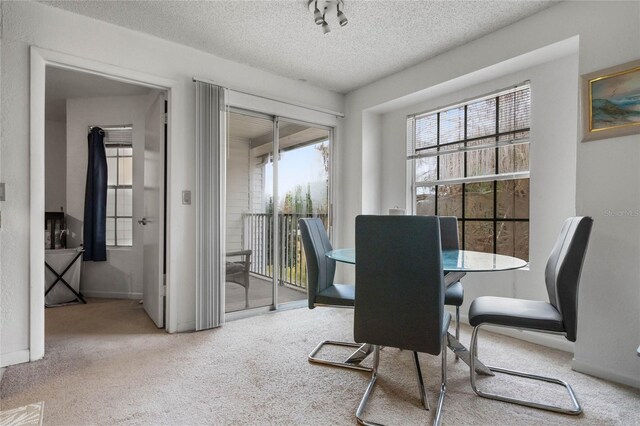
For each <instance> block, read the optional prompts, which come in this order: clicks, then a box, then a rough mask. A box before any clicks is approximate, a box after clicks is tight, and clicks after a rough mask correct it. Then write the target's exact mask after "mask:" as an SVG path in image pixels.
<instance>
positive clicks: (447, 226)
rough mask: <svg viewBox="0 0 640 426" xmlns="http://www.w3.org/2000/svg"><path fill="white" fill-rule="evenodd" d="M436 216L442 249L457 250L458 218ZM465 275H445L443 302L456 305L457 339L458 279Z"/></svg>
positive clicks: (460, 289)
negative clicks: (438, 220) (438, 221)
mask: <svg viewBox="0 0 640 426" xmlns="http://www.w3.org/2000/svg"><path fill="white" fill-rule="evenodd" d="M438 218H439V219H440V238H441V242H442V250H459V248H460V246H459V243H458V218H457V217H455V216H438ZM465 275H466V273H464V272H449V273H447V274H446V275H445V282H446V284H447V286H446V289H445V292H444V304H445V305H448V306H455V307H456V339H458V340H460V306H462V303H463V302H464V287H462V283H460V279H462V277H464V276H465ZM456 359H458V355H456Z"/></svg>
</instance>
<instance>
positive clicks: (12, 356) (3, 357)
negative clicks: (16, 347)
mask: <svg viewBox="0 0 640 426" xmlns="http://www.w3.org/2000/svg"><path fill="white" fill-rule="evenodd" d="M30 355H31V353H30V352H29V349H23V350H21V351H15V352H9V353H7V354H0V367H8V366H10V365H15V364H22V363H24V362H29V360H30V358H31V357H30Z"/></svg>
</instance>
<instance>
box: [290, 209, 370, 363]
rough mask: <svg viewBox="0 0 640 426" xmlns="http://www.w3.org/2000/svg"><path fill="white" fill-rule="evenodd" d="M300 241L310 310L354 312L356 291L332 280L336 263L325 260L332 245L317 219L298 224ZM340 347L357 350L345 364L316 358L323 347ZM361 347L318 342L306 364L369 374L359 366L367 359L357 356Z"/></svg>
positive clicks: (352, 344) (360, 355) (335, 342)
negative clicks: (330, 309)
mask: <svg viewBox="0 0 640 426" xmlns="http://www.w3.org/2000/svg"><path fill="white" fill-rule="evenodd" d="M298 225H299V227H300V237H301V239H302V245H303V247H304V254H305V257H306V259H307V295H308V299H309V309H313V308H315V307H316V306H333V307H341V308H353V303H354V297H355V289H354V286H353V284H336V283H334V282H333V278H334V275H335V272H336V262H335V260H333V259H329V258H327V257H326V256H325V254H326V253H327V252H328V251H331V243H330V242H329V237H328V236H327V231H326V230H325V229H324V224H323V223H322V220H320V219H319V218H306V219H300V220H299V221H298ZM325 345H333V346H343V347H350V348H356V351H355V352H354V354H353V355H352V356H351V357H349V358H348V359H347V360H345V361H343V362H340V361H330V360H327V359H323V358H319V357H316V354H317V353H318V352H319V351H320V350H321V349H322V348H323V347H324V346H325ZM361 346H362V345H361V344H358V343H353V342H340V341H335V340H325V341H322V342H320V343H319V344H318V345H317V346H316V347H315V349H314V350H313V351H311V353H310V354H309V362H313V363H317V364H325V365H332V366H334V367H342V368H349V369H352V370H361V371H371V368H369V367H365V366H362V365H360V362H361V361H362V360H364V358H366V356H367V355H369V352H360V348H361Z"/></svg>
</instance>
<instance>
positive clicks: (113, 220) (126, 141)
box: [103, 126, 133, 247]
mask: <svg viewBox="0 0 640 426" xmlns="http://www.w3.org/2000/svg"><path fill="white" fill-rule="evenodd" d="M103 129H104V130H105V134H106V136H105V139H104V144H105V151H106V154H107V167H108V178H107V226H106V231H107V235H106V237H107V246H111V247H123V246H124V247H127V246H129V247H130V246H132V245H133V148H132V141H133V127H132V126H120V127H114V128H108V127H107V128H103Z"/></svg>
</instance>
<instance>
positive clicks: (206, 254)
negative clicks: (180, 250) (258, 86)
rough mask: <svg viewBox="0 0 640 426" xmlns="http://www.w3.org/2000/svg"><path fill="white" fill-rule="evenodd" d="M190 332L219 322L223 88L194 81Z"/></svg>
mask: <svg viewBox="0 0 640 426" xmlns="http://www.w3.org/2000/svg"><path fill="white" fill-rule="evenodd" d="M195 85H196V156H197V159H196V197H195V206H196V244H197V247H196V330H206V329H208V328H213V327H218V326H220V325H222V324H223V322H224V273H225V272H224V268H223V266H224V247H225V241H224V236H225V233H224V229H225V224H224V214H223V213H224V211H225V210H224V208H225V206H224V203H225V193H224V191H225V189H224V188H225V182H224V180H225V175H226V170H225V168H226V143H225V136H226V129H225V125H226V107H225V89H224V88H222V87H219V86H215V85H213V84H209V83H204V82H201V81H196V82H195Z"/></svg>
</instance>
